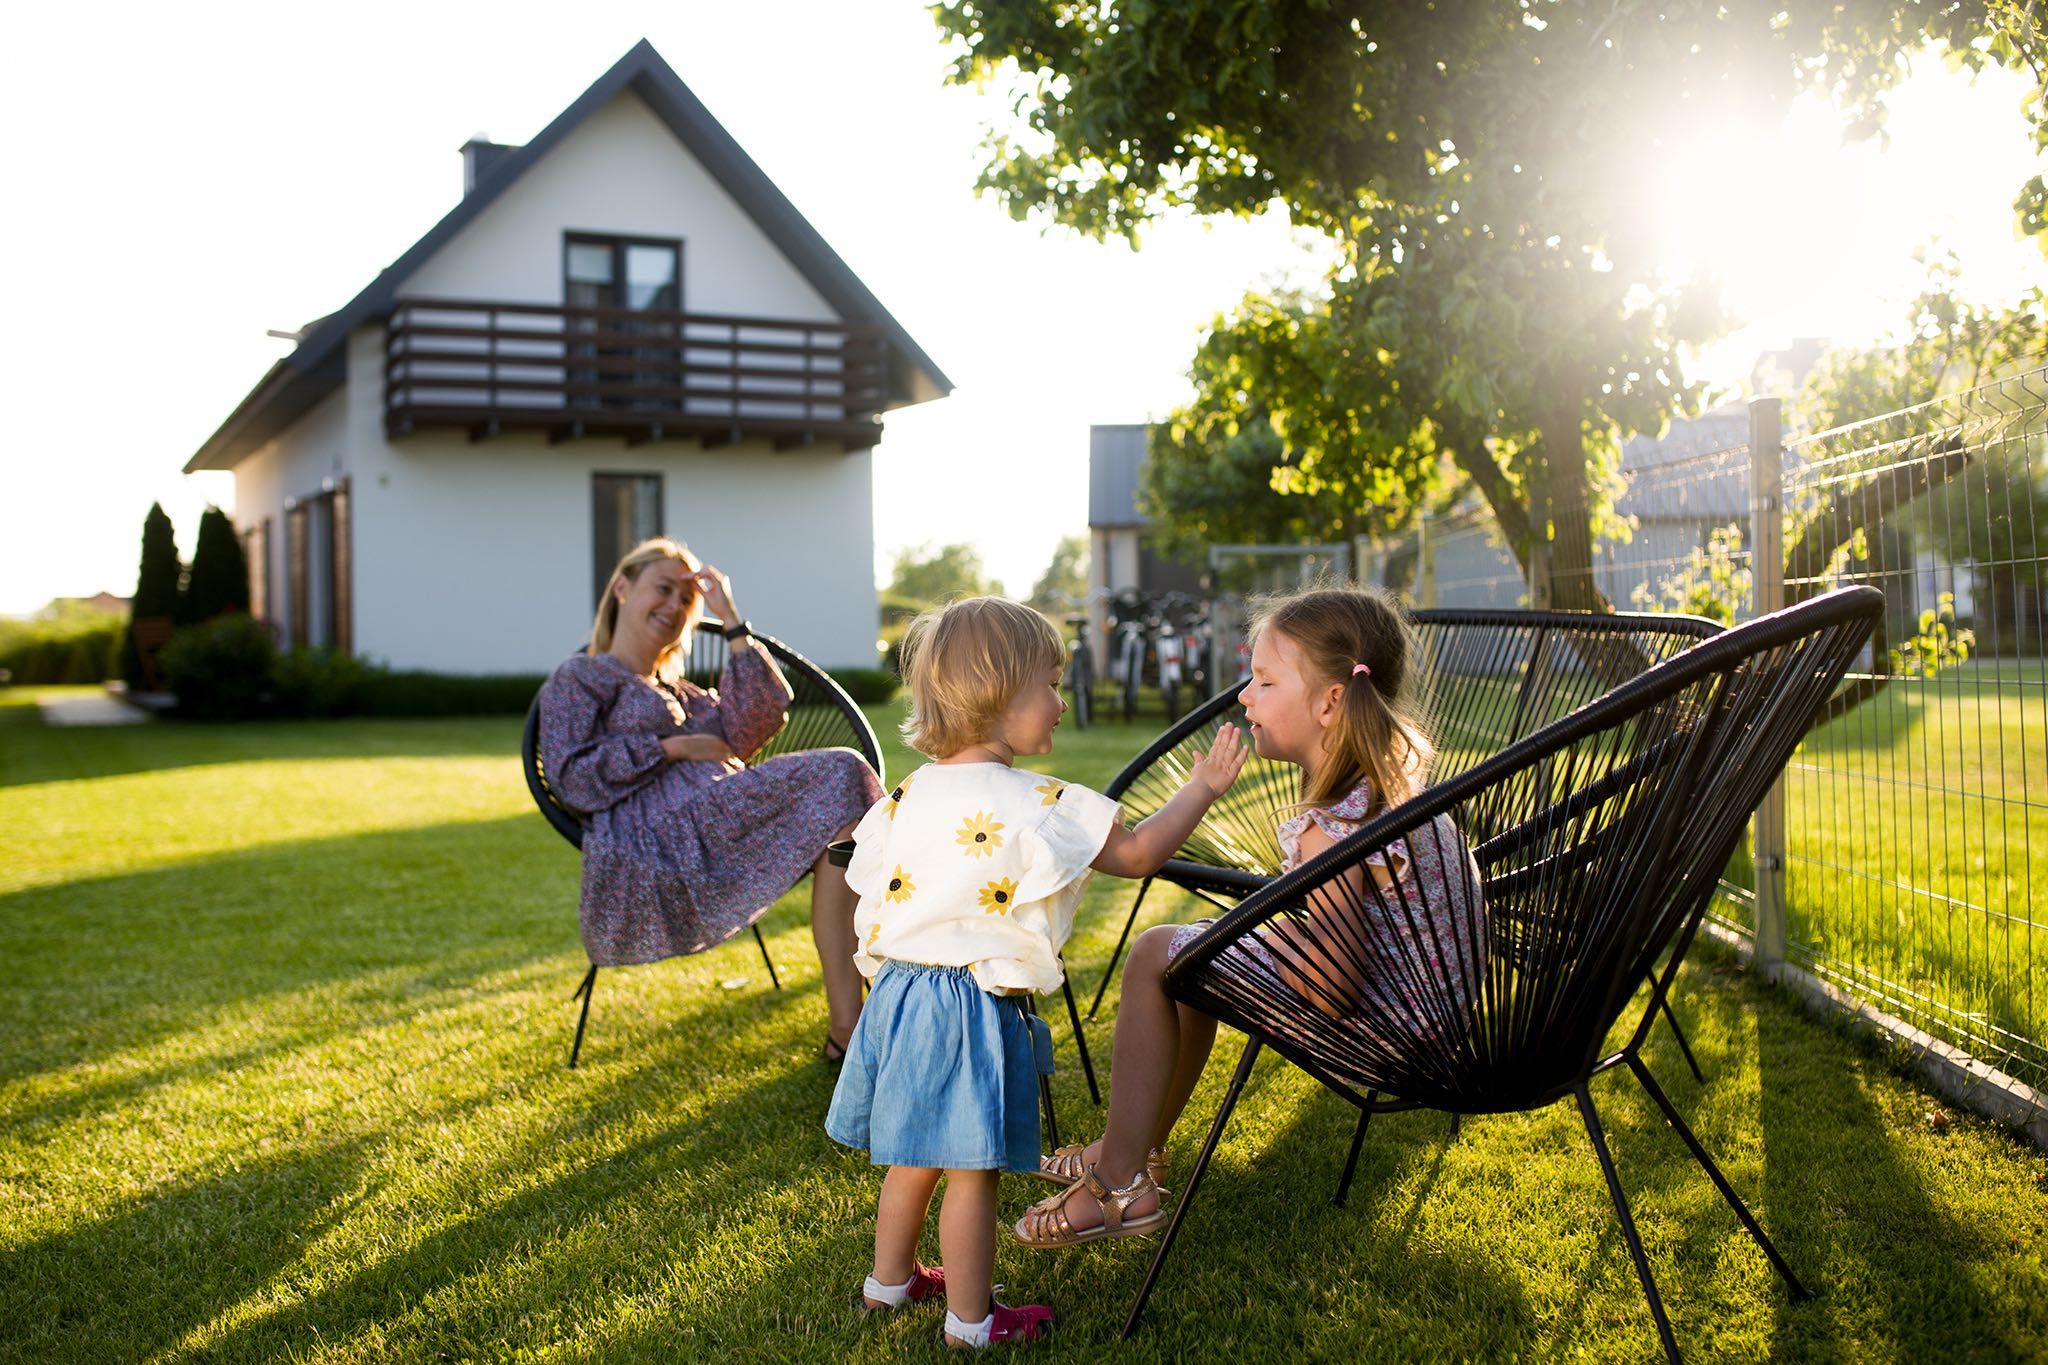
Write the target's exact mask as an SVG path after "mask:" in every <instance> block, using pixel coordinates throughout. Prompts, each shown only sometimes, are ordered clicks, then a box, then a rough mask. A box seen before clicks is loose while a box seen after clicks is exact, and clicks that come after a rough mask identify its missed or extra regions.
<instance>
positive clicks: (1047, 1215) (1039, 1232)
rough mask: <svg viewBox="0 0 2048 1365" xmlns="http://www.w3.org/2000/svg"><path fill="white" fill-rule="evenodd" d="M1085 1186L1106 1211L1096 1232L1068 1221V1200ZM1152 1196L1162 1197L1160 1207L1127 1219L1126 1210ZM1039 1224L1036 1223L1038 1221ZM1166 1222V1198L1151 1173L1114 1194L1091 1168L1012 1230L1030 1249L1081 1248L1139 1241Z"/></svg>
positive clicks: (1029, 1211) (1027, 1212)
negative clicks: (1111, 1241) (1110, 1240)
mask: <svg viewBox="0 0 2048 1365" xmlns="http://www.w3.org/2000/svg"><path fill="white" fill-rule="evenodd" d="M1083 1185H1086V1186H1087V1187H1088V1193H1090V1194H1092V1195H1094V1196H1095V1202H1096V1203H1097V1204H1098V1205H1099V1206H1101V1209H1102V1225H1101V1226H1100V1227H1093V1228H1076V1227H1075V1226H1074V1225H1073V1223H1072V1222H1071V1221H1069V1220H1068V1218H1067V1199H1068V1198H1069V1197H1070V1196H1071V1195H1072V1194H1073V1193H1074V1191H1075V1190H1077V1189H1080V1188H1081V1187H1082V1186H1083ZM1148 1194H1156V1195H1159V1207H1158V1208H1156V1209H1154V1210H1153V1211H1152V1212H1150V1213H1146V1214H1140V1215H1139V1216H1138V1217H1136V1218H1126V1217H1124V1210H1125V1209H1127V1208H1129V1207H1130V1206H1131V1205H1132V1204H1134V1203H1136V1202H1137V1201H1138V1200H1139V1199H1141V1198H1143V1197H1144V1196H1146V1195H1148ZM1034 1220H1035V1221H1034ZM1165 1222H1166V1197H1165V1194H1164V1193H1163V1192H1162V1191H1161V1190H1160V1188H1159V1185H1158V1183H1157V1182H1155V1181H1154V1180H1153V1179H1152V1176H1151V1173H1150V1172H1148V1171H1140V1172H1138V1174H1137V1175H1136V1176H1134V1177H1133V1178H1132V1180H1131V1183H1130V1184H1128V1185H1126V1186H1124V1187H1123V1188H1122V1189H1120V1190H1112V1189H1110V1188H1109V1187H1108V1186H1107V1185H1104V1184H1103V1183H1102V1177H1101V1176H1098V1175H1097V1174H1096V1173H1095V1168H1094V1167H1093V1166H1090V1167H1089V1168H1088V1169H1087V1170H1086V1171H1084V1172H1082V1175H1081V1178H1080V1179H1079V1180H1077V1181H1075V1182H1074V1183H1073V1184H1071V1185H1069V1186H1067V1188H1066V1189H1064V1190H1062V1191H1061V1192H1060V1193H1058V1194H1055V1195H1052V1196H1050V1197H1049V1198H1046V1199H1041V1200H1039V1201H1038V1202H1037V1203H1036V1204H1033V1205H1032V1206H1031V1207H1030V1208H1029V1209H1027V1210H1025V1213H1024V1216H1023V1217H1022V1218H1020V1219H1018V1220H1017V1224H1016V1226H1015V1227H1013V1228H1012V1229H1011V1231H1012V1232H1014V1233H1015V1234H1016V1236H1017V1240H1018V1241H1019V1242H1022V1243H1023V1244H1024V1245H1025V1246H1028V1247H1077V1246H1080V1245H1082V1244H1083V1243H1086V1242H1099V1241H1103V1240H1105V1239H1107V1238H1111V1237H1138V1236H1142V1235H1143V1234H1145V1233H1148V1232H1156V1231H1158V1229H1159V1228H1160V1226H1161V1225H1162V1224H1164V1223H1165Z"/></svg>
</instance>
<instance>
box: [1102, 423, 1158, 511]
mask: <svg viewBox="0 0 2048 1365" xmlns="http://www.w3.org/2000/svg"><path fill="white" fill-rule="evenodd" d="M1150 431H1151V428H1150V427H1148V426H1145V425H1143V424H1140V425H1137V426H1106V427H1090V428H1088V525H1089V526H1090V527H1092V528H1094V529H1097V530H1101V529H1105V528H1108V527H1114V526H1144V525H1148V524H1149V523H1148V522H1147V521H1146V519H1145V517H1144V514H1143V513H1141V512H1139V511H1138V470H1139V469H1140V468H1142V467H1143V465H1144V463H1145V441H1146V434H1147V433H1148V432H1150Z"/></svg>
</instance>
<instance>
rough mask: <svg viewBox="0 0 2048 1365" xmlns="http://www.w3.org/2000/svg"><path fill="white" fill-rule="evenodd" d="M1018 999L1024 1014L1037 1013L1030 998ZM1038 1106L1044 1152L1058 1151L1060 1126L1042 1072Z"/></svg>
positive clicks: (1049, 1079)
mask: <svg viewBox="0 0 2048 1365" xmlns="http://www.w3.org/2000/svg"><path fill="white" fill-rule="evenodd" d="M1020 998H1021V999H1022V1000H1023V1002H1024V1012H1025V1013H1026V1014H1036V1013H1038V1009H1037V1007H1036V1006H1035V1005H1033V1004H1032V1002H1031V997H1030V996H1028V995H1025V996H1022V997H1020ZM1038 1106H1039V1110H1040V1113H1041V1115H1042V1116H1043V1118H1044V1120H1045V1121H1044V1123H1043V1125H1042V1126H1043V1127H1044V1129H1045V1150H1046V1151H1048V1152H1053V1151H1058V1150H1059V1145H1060V1125H1059V1120H1058V1119H1056V1118H1055V1117H1054V1116H1053V1112H1052V1077H1050V1076H1048V1075H1046V1074H1045V1073H1044V1072H1043V1071H1041V1072H1039V1073H1038Z"/></svg>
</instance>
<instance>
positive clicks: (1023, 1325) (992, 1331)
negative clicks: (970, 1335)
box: [945, 1303, 1052, 1349]
mask: <svg viewBox="0 0 2048 1365" xmlns="http://www.w3.org/2000/svg"><path fill="white" fill-rule="evenodd" d="M992 1312H993V1315H994V1318H995V1321H994V1322H992V1323H990V1324H989V1329H988V1344H989V1345H990V1346H993V1345H995V1344H996V1343H997V1342H1008V1341H1036V1340H1038V1339H1039V1338H1040V1337H1042V1336H1045V1335H1047V1334H1048V1333H1050V1332H1051V1331H1052V1309H1050V1308H1047V1307H1046V1306H1045V1305H1044V1304H1041V1303H1028V1304H1025V1305H1024V1306H1023V1307H1022V1308H1006V1307H1004V1306H1003V1305H1002V1304H1000V1303H999V1304H996V1305H995V1306H994V1308H993V1310H992ZM947 1317H948V1318H951V1317H952V1315H951V1314H950V1313H949V1314H947ZM945 1338H946V1344H947V1345H948V1346H960V1347H967V1348H969V1349H973V1348H974V1343H972V1342H969V1341H963V1340H961V1339H960V1338H959V1337H956V1336H954V1335H953V1334H952V1333H951V1332H947V1333H945Z"/></svg>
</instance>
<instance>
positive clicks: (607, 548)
mask: <svg viewBox="0 0 2048 1365" xmlns="http://www.w3.org/2000/svg"><path fill="white" fill-rule="evenodd" d="M590 520H591V537H590V544H591V579H592V587H591V591H590V600H591V601H593V602H595V601H596V600H597V599H598V598H599V597H600V596H602V595H603V593H604V589H605V585H606V584H607V583H610V582H611V581H612V570H613V569H615V568H617V567H618V564H619V560H620V559H621V558H623V557H624V556H625V553H626V551H628V550H630V549H632V548H633V547H634V546H635V545H638V544H639V543H640V542H641V541H643V540H645V539H647V538H648V537H649V536H658V535H660V534H661V475H659V474H592V475H591V476H590Z"/></svg>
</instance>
